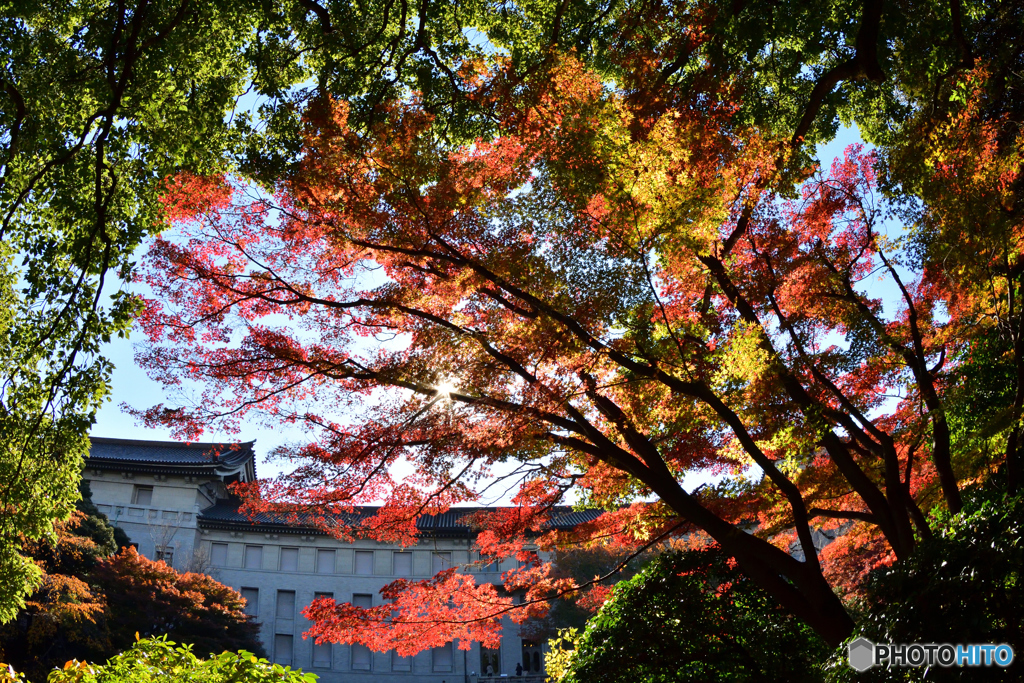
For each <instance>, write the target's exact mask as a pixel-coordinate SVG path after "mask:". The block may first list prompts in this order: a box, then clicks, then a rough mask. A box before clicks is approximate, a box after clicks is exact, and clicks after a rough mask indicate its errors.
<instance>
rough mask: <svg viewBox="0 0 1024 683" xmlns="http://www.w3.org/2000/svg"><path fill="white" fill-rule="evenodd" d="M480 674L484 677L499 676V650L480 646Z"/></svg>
mask: <svg viewBox="0 0 1024 683" xmlns="http://www.w3.org/2000/svg"><path fill="white" fill-rule="evenodd" d="M480 673H481V674H483V675H484V676H500V675H501V650H497V649H494V650H492V649H490V648H489V647H484V646H482V645H481V646H480Z"/></svg>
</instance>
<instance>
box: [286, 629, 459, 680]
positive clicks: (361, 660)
mask: <svg viewBox="0 0 1024 683" xmlns="http://www.w3.org/2000/svg"><path fill="white" fill-rule="evenodd" d="M294 647H295V636H293V635H290V634H284V633H279V634H277V635H275V636H274V661H275V662H277V663H278V664H281V665H284V666H293V664H298V662H295V657H294V655H295V652H294ZM333 652H334V648H333V646H332V645H331V643H323V644H321V645H317V644H316V643H313V656H312V664H313V668H315V669H330V668H332V666H333V663H334V662H333ZM349 652H350V654H351V656H350V658H349V668H351V669H352V670H353V671H371V670H373V653H372V652H371V651H370V648H368V647H366V646H365V645H359V644H354V645H351V646H349ZM390 660H391V671H397V672H411V671H412V661H413V658H412V657H400V656H398V653H397V652H395V651H394V650H392V651H391V653H390ZM454 662H455V657H454V652H453V648H452V644H451V643H448V644H447V645H444V646H442V647H435V648H433V649H432V650H431V670H432V671H434V672H436V673H451V671H452V669H453V666H454Z"/></svg>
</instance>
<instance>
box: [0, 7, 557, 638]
mask: <svg viewBox="0 0 1024 683" xmlns="http://www.w3.org/2000/svg"><path fill="white" fill-rule="evenodd" d="M484 9H485V8H484V4H483V3H460V5H459V6H458V7H454V6H449V5H446V4H439V3H430V2H429V1H427V0H417V1H414V2H406V1H404V0H403V2H401V3H400V6H399V5H395V4H394V3H390V2H389V3H376V2H374V3H350V2H344V1H342V0H332V1H330V2H327V3H323V4H321V3H318V2H313V1H311V0H280V1H273V2H261V3H255V4H254V3H250V2H242V1H239V0H215V1H214V2H191V1H189V0H137V1H133V0H128V1H127V2H111V1H107V0H101V1H100V2H78V1H71V2H55V1H53V0H40V1H37V2H16V3H7V4H6V5H5V6H4V10H3V12H2V16H0V306H2V310H3V311H4V312H5V314H4V316H3V317H2V318H0V359H2V360H0V437H2V438H0V442H2V444H3V445H2V447H0V508H2V509H3V510H4V513H3V515H0V622H2V621H6V620H8V619H11V618H13V616H14V614H15V612H16V611H17V609H18V607H19V605H20V604H21V601H22V600H23V599H24V597H25V596H26V595H27V593H29V592H31V590H32V587H33V586H34V585H36V584H37V583H38V581H39V580H41V576H40V575H39V573H38V571H36V565H35V564H34V563H33V562H32V561H31V558H28V557H26V556H25V554H24V552H22V549H20V548H19V540H18V539H22V538H24V539H28V540H29V541H32V540H33V539H41V538H43V537H45V536H46V535H47V534H49V533H51V532H52V529H53V524H54V523H55V522H56V521H58V520H61V519H64V518H66V517H67V516H68V515H69V514H71V511H72V507H73V503H74V500H75V495H76V494H75V491H76V487H77V484H78V480H79V472H80V470H81V467H82V459H83V457H84V456H85V454H86V451H87V449H88V439H87V435H88V431H89V428H90V427H91V425H92V423H93V420H94V419H95V414H96V410H97V409H98V408H99V407H100V406H101V405H102V404H103V402H104V401H105V400H106V399H107V397H108V395H109V390H110V373H111V370H112V367H111V364H110V362H109V360H108V359H106V358H105V356H104V349H105V344H106V342H108V341H109V340H110V339H111V338H112V337H114V336H125V335H126V334H127V332H128V329H129V327H130V326H131V323H132V320H133V318H134V317H135V315H136V314H137V313H138V312H139V309H138V308H137V307H136V305H135V300H134V299H133V298H132V297H131V296H128V295H127V292H126V291H125V288H124V286H123V285H124V284H125V282H127V281H128V280H129V279H130V277H131V271H132V267H133V265H134V262H135V252H136V249H137V248H138V247H139V245H140V244H141V243H142V241H143V240H144V239H145V238H146V237H147V236H150V235H153V234H156V233H158V232H159V231H160V230H161V229H162V227H163V225H164V222H163V217H162V209H161V204H160V203H159V201H158V198H159V195H160V194H161V192H162V188H163V186H164V183H165V181H166V180H167V179H168V178H170V177H172V176H173V175H174V174H176V173H177V172H179V171H188V172H191V173H196V174H207V173H221V172H224V171H227V170H234V171H236V172H239V173H245V174H247V176H248V177H251V178H257V179H259V180H261V181H262V182H265V183H269V184H272V183H273V182H274V181H275V179H276V178H277V177H278V176H279V175H280V173H281V172H282V169H284V168H287V167H288V166H289V165H290V164H291V163H294V161H295V157H296V154H297V153H298V143H299V141H298V139H297V137H296V136H295V133H296V131H297V130H298V122H299V113H300V112H301V111H302V110H303V108H304V106H305V102H306V101H307V100H308V99H309V98H310V97H313V96H315V95H316V94H317V93H324V94H328V93H329V94H333V95H335V96H340V97H344V98H346V99H348V100H349V101H351V102H353V103H354V107H355V110H356V111H358V112H360V113H361V114H362V115H363V116H364V117H371V116H372V113H373V111H374V107H375V103H377V102H379V101H382V100H384V99H389V98H393V97H396V96H400V95H401V94H403V93H405V92H407V91H408V89H409V88H413V87H415V88H416V89H418V90H419V91H420V92H421V93H422V97H423V100H424V102H425V103H426V104H427V105H428V106H431V107H432V108H434V109H435V110H437V111H447V112H449V113H448V114H446V115H445V117H444V120H445V121H447V122H449V124H450V125H449V129H450V132H451V134H452V135H460V134H461V135H464V134H465V133H464V132H462V133H460V131H462V130H463V129H465V128H467V127H473V126H477V127H479V126H478V124H473V123H466V122H467V121H469V119H470V118H471V117H469V116H468V115H467V113H466V111H467V104H468V103H462V104H460V103H459V102H458V101H457V98H455V97H454V94H453V92H452V84H453V83H457V78H456V76H455V73H454V71H453V69H457V68H458V66H459V64H460V63H461V61H462V59H463V58H465V57H471V56H472V55H473V54H475V53H477V52H478V51H479V50H478V49H477V48H475V47H474V46H473V45H472V44H471V42H470V39H469V38H468V37H467V35H466V34H465V33H464V31H463V28H464V27H466V26H472V25H484V24H486V23H487V22H486V21H485V20H484V19H483V16H482V15H483V14H485V12H484ZM549 11H550V8H548V7H547V6H546V5H545V6H544V7H542V8H540V10H539V14H540V15H541V16H543V15H545V14H546V13H549ZM530 12H533V13H536V12H537V9H536V8H531V10H530ZM467 22H468V23H467ZM528 54H532V51H528ZM300 84H302V85H303V87H299V86H300ZM245 96H247V97H245ZM243 97H245V99H244V100H243V99H242V98H243Z"/></svg>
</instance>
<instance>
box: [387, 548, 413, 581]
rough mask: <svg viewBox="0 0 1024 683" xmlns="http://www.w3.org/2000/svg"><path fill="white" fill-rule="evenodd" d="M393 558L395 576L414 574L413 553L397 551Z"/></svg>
mask: <svg viewBox="0 0 1024 683" xmlns="http://www.w3.org/2000/svg"><path fill="white" fill-rule="evenodd" d="M391 559H392V573H393V574H394V576H412V553H409V552H396V553H393V554H392V555H391Z"/></svg>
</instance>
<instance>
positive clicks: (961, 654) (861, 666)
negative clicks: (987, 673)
mask: <svg viewBox="0 0 1024 683" xmlns="http://www.w3.org/2000/svg"><path fill="white" fill-rule="evenodd" d="M848 653H849V662H850V666H851V667H852V668H853V669H856V670H857V671H867V670H868V669H870V668H871V667H873V666H942V667H951V666H1010V664H1012V663H1013V648H1012V647H1010V646H1009V645H1005V644H1000V645H991V644H987V645H979V644H974V645H951V644H950V643H910V644H907V645H904V644H899V643H878V644H876V643H872V642H871V641H870V640H868V639H867V638H857V639H856V640H853V641H850V644H849V646H848Z"/></svg>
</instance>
